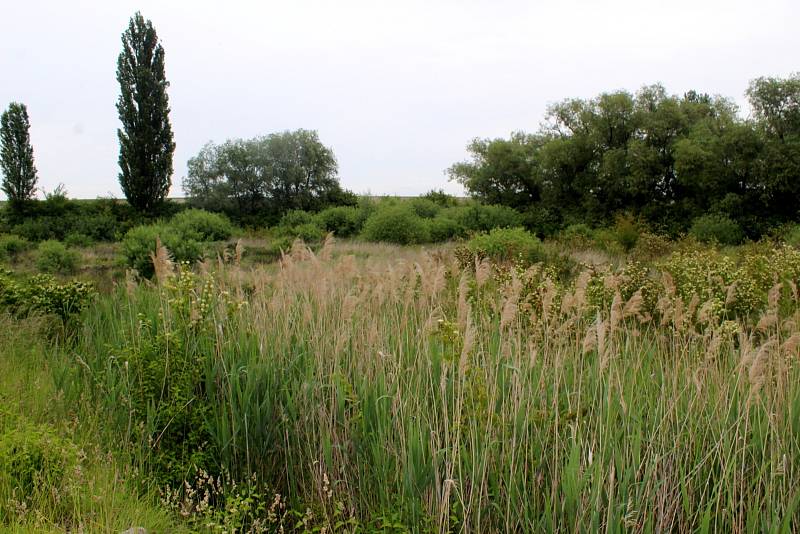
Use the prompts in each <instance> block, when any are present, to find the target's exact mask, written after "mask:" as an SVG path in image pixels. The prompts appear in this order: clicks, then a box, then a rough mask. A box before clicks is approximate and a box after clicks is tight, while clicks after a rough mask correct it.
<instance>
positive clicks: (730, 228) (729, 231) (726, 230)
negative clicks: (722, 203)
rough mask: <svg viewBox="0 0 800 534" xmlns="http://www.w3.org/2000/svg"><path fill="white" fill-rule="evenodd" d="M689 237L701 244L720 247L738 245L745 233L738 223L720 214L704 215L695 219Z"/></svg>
mask: <svg viewBox="0 0 800 534" xmlns="http://www.w3.org/2000/svg"><path fill="white" fill-rule="evenodd" d="M689 235H691V236H692V237H694V238H695V239H697V240H698V241H700V242H701V243H712V242H713V243H719V244H720V245H738V244H739V243H741V242H742V239H744V232H742V228H741V226H739V224H738V223H737V222H736V221H734V220H732V219H730V218H729V217H726V216H725V215H718V214H709V215H703V216H702V217H697V218H696V219H694V221H692V227H691V228H690V229H689Z"/></svg>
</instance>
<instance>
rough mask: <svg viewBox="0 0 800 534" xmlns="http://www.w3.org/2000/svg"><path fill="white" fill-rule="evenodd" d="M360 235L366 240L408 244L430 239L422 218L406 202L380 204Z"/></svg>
mask: <svg viewBox="0 0 800 534" xmlns="http://www.w3.org/2000/svg"><path fill="white" fill-rule="evenodd" d="M362 237H363V238H364V239H366V240H367V241H384V242H387V243H397V244H399V245H409V244H414V243H425V242H427V241H429V240H430V231H429V229H428V225H427V223H426V221H425V220H424V219H422V218H421V217H420V216H419V215H417V214H416V213H414V210H413V209H411V207H410V206H408V205H407V204H398V205H394V206H386V207H384V206H381V207H380V208H379V209H378V210H377V211H375V213H373V214H372V215H371V216H370V217H369V219H367V221H366V223H364V230H363V232H362Z"/></svg>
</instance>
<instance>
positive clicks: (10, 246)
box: [0, 234, 31, 260]
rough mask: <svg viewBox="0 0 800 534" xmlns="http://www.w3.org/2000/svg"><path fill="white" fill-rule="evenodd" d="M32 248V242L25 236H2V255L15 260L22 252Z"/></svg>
mask: <svg viewBox="0 0 800 534" xmlns="http://www.w3.org/2000/svg"><path fill="white" fill-rule="evenodd" d="M30 248H31V244H30V242H29V241H28V240H27V239H25V238H24V237H20V236H17V235H13V234H7V235H3V236H0V257H5V258H9V259H11V260H15V259H17V257H18V256H19V255H20V254H21V253H22V252H24V251H26V250H28V249H30Z"/></svg>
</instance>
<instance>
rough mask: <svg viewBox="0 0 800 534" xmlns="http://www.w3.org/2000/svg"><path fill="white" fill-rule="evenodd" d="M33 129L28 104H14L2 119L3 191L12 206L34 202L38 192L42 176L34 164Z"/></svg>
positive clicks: (0, 118)
mask: <svg viewBox="0 0 800 534" xmlns="http://www.w3.org/2000/svg"><path fill="white" fill-rule="evenodd" d="M29 129H30V121H29V120H28V110H27V108H26V107H25V104H20V103H18V102H12V103H11V104H10V105H9V106H8V109H7V110H6V111H4V112H3V115H2V117H0V168H2V170H3V186H2V189H3V192H4V193H5V194H6V196H7V197H8V200H9V202H10V203H11V204H12V206H13V205H15V204H16V205H18V204H19V203H21V202H25V201H26V200H30V199H31V198H33V193H34V192H35V191H36V181H37V179H38V177H37V174H36V167H35V166H34V164H33V147H32V146H31V137H30V133H29Z"/></svg>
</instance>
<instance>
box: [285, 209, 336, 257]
mask: <svg viewBox="0 0 800 534" xmlns="http://www.w3.org/2000/svg"><path fill="white" fill-rule="evenodd" d="M276 234H277V236H278V237H281V238H286V239H287V241H289V242H290V243H289V245H290V246H289V248H291V241H293V240H294V239H295V238H300V239H302V240H303V241H304V242H306V243H313V242H316V241H320V240H321V239H322V238H323V237H325V230H323V229H322V228H321V227H320V226H319V225H318V223H317V218H316V217H315V216H314V214H312V213H309V212H307V211H303V210H292V211H289V212H287V213H285V214H284V215H283V217H281V222H280V224H278V226H277V228H276ZM285 250H288V249H285Z"/></svg>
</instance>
